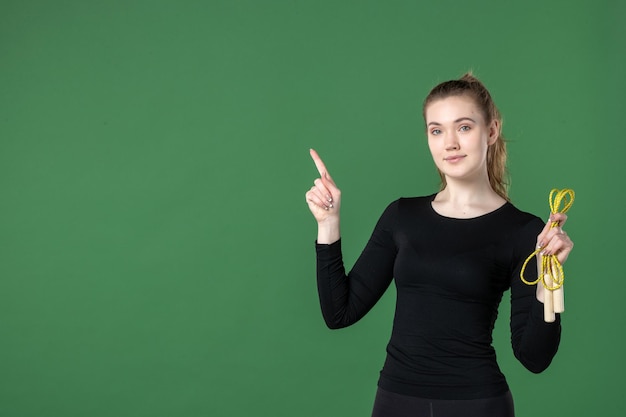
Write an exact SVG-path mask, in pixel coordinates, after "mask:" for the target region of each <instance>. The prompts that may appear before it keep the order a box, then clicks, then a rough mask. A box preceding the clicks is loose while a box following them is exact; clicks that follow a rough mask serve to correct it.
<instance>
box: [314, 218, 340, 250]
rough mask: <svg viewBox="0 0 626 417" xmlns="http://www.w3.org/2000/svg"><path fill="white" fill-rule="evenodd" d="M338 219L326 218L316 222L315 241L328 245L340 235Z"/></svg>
mask: <svg viewBox="0 0 626 417" xmlns="http://www.w3.org/2000/svg"><path fill="white" fill-rule="evenodd" d="M339 230H340V229H339V219H338V218H328V219H325V220H324V221H321V222H319V223H318V224H317V243H319V244H322V245H330V244H331V243H335V242H336V241H338V240H339V238H340V237H341V234H340V232H339Z"/></svg>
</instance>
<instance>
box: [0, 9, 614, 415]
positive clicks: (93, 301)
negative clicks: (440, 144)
mask: <svg viewBox="0 0 626 417" xmlns="http://www.w3.org/2000/svg"><path fill="white" fill-rule="evenodd" d="M624 19H626V7H625V3H624V2H623V1H618V0H614V1H577V2H571V1H550V2H548V1H545V0H528V1H523V2H513V1H476V2H465V1H464V2H454V1H436V2H434V1H433V2H426V1H423V2H422V1H387V2H376V1H351V2H350V1H143V2H142V1H106V2H95V1H70V0H68V1H17V0H16V1H7V0H2V1H0V192H1V194H0V415H1V416H2V417H4V416H9V417H26V416H59V417H70V416H93V417H100V416H252V415H254V416H298V417H306V416H366V415H369V413H370V410H371V405H372V401H373V397H374V393H375V389H376V387H375V385H376V380H377V377H378V372H379V370H380V367H381V365H382V362H383V360H384V354H385V352H384V349H385V345H386V342H387V339H388V336H389V334H390V330H391V319H392V314H393V301H394V294H393V289H390V291H389V292H388V294H386V295H385V297H384V298H383V300H381V302H380V303H379V305H377V306H376V307H375V308H374V310H373V311H372V312H371V313H370V314H369V315H368V316H367V317H366V318H365V319H364V320H363V321H361V322H360V323H358V324H357V325H355V326H353V327H352V328H349V329H345V330H341V331H330V330H328V329H326V328H325V326H324V324H323V321H322V318H321V314H320V312H319V305H318V300H317V293H316V287H315V276H314V265H315V259H314V250H313V241H314V239H315V234H316V226H315V222H314V220H313V219H312V216H311V215H310V213H309V212H308V209H307V207H306V204H305V202H304V193H305V192H306V191H307V190H308V189H309V188H310V186H311V185H312V181H313V179H314V178H315V177H316V175H317V173H316V170H315V167H314V165H313V163H312V162H311V160H310V158H309V155H308V149H309V148H310V147H314V148H315V149H317V150H318V151H319V152H320V154H321V156H322V157H323V158H324V160H325V161H326V163H327V166H328V167H329V169H330V172H331V173H332V174H333V176H334V178H335V180H336V181H337V183H338V184H339V186H340V187H341V189H342V191H343V208H342V213H343V226H342V229H343V230H342V231H343V237H344V247H345V258H346V263H347V264H348V265H351V264H352V262H354V260H355V259H356V257H357V256H358V254H359V253H360V250H361V249H362V248H363V246H364V245H365V242H366V241H367V239H368V237H369V234H370V233H371V230H372V228H373V226H374V223H375V222H376V220H377V218H378V216H379V215H380V213H381V212H382V210H383V209H384V207H385V206H386V205H387V204H388V203H389V202H390V201H392V200H394V199H396V198H398V197H400V196H412V195H423V194H427V193H432V192H433V191H435V190H436V189H437V185H438V177H437V175H436V173H435V170H434V166H433V163H432V161H431V159H430V155H429V153H428V148H427V145H426V140H425V135H424V129H423V122H422V120H421V102H422V100H423V98H424V96H425V95H426V94H427V92H428V90H429V89H430V88H431V87H432V86H434V85H435V84H436V83H438V82H440V81H444V80H447V79H450V78H455V77H458V76H460V75H461V74H462V73H463V72H465V71H467V70H468V69H473V70H474V72H475V73H476V74H477V75H478V76H479V77H480V78H481V79H482V80H483V81H484V82H485V83H486V85H487V87H488V88H489V89H490V90H491V92H492V94H493V96H494V98H495V100H496V102H497V104H498V105H499V107H500V110H501V111H502V113H503V114H504V118H505V121H504V132H505V135H506V136H507V137H508V139H509V145H508V146H509V148H508V149H509V152H510V171H511V175H512V179H513V182H512V188H511V196H512V199H513V202H514V203H515V204H516V205H517V206H518V207H520V208H521V209H523V210H526V211H531V212H533V213H536V214H538V215H540V216H542V217H546V216H547V214H548V202H547V196H548V193H549V191H550V189H551V188H553V187H558V188H563V187H570V188H573V189H574V190H575V191H576V193H577V194H576V195H577V199H576V202H575V204H574V206H573V208H572V209H571V210H570V212H569V214H570V221H569V223H568V225H567V230H568V232H569V233H570V235H571V236H572V237H573V239H574V241H575V243H576V248H575V250H574V252H573V253H572V256H571V257H570V259H569V260H568V262H567V264H566V268H565V269H566V276H567V285H566V306H567V311H566V313H565V314H564V316H563V326H564V334H563V340H562V344H561V348H560V351H559V353H558V355H557V357H556V358H555V360H554V362H553V364H552V366H551V367H550V368H549V369H548V370H547V371H546V372H544V373H543V374H540V375H533V374H530V373H529V372H527V371H526V370H524V369H523V368H522V366H521V365H520V364H519V363H518V362H517V361H516V360H515V359H514V358H513V356H512V353H511V348H510V345H509V334H508V323H507V321H508V311H507V305H506V302H505V304H504V305H503V306H502V314H501V318H500V320H499V321H498V323H497V329H496V334H495V339H496V340H495V344H496V349H497V350H498V353H499V359H500V362H501V366H502V368H503V370H504V372H505V374H506V375H507V376H508V379H509V382H510V385H511V388H512V391H513V394H514V396H515V400H516V408H517V414H518V416H521V417H526V416H588V415H603V416H623V415H625V414H626V406H625V404H624V396H623V388H624V384H623V378H624V374H625V372H626V366H625V359H624V351H625V343H624V341H625V337H624V327H625V326H624V325H625V314H624V310H623V308H622V304H623V294H624V290H625V287H626V284H625V281H624V272H623V256H624V255H623V252H624V236H623V234H624V226H625V222H624V220H623V210H624V209H623V206H624V203H625V199H624V191H623V185H622V184H623V181H624V162H623V161H624V156H625V155H626V147H625V145H624V143H625V142H626V135H625V134H624V124H623V121H624V111H625V110H626V108H625V107H626V106H625V105H624V101H623V100H624V94H625V93H626V88H625V82H624V74H625V73H626V66H625V56H626V43H625V40H626V31H625V29H624ZM505 298H506V297H505Z"/></svg>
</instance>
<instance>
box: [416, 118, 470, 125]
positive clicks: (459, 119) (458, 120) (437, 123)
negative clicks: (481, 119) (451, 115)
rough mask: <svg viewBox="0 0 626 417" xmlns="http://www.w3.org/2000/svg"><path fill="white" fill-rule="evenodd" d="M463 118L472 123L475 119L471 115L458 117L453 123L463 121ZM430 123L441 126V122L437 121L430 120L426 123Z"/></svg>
mask: <svg viewBox="0 0 626 417" xmlns="http://www.w3.org/2000/svg"><path fill="white" fill-rule="evenodd" d="M465 120H469V121H470V122H472V123H476V120H474V119H472V118H471V117H460V118H458V119H456V120H455V121H454V122H453V123H459V122H462V121H465ZM430 125H435V126H441V123H439V122H430V123H428V126H430Z"/></svg>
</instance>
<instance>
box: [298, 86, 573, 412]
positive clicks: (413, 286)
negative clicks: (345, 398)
mask: <svg viewBox="0 0 626 417" xmlns="http://www.w3.org/2000/svg"><path fill="white" fill-rule="evenodd" d="M423 115H424V120H425V124H426V133H427V137H428V146H429V148H430V152H431V154H432V157H433V160H434V162H435V165H436V166H437V168H438V171H439V174H440V176H441V180H442V186H441V189H440V191H439V192H438V193H436V194H432V195H428V196H424V197H414V198H400V199H399V200H396V201H394V202H392V203H391V204H390V205H389V206H388V207H387V208H386V210H385V211H384V213H383V214H382V216H381V217H380V219H379V221H378V223H377V224H376V227H375V229H374V231H373V233H372V236H371V238H370V240H369V242H368V243H367V245H366V247H365V249H364V250H363V253H362V254H361V256H360V257H359V258H358V260H357V262H356V263H355V265H354V266H353V268H352V269H351V271H350V272H349V273H348V274H346V270H345V268H344V265H343V261H342V252H341V240H340V237H341V236H340V221H339V219H340V216H339V209H340V207H341V191H340V190H339V188H337V185H336V184H335V182H334V181H333V179H332V177H331V176H330V174H329V173H328V170H327V169H326V167H325V165H324V163H323V162H322V160H321V159H320V157H319V155H318V154H317V153H316V152H315V151H314V150H311V157H312V158H313V160H314V162H315V165H316V166H317V169H318V171H319V174H320V178H318V179H316V180H315V185H314V186H313V187H312V188H311V189H310V190H309V191H308V192H307V193H306V201H307V203H308V206H309V209H310V210H311V212H312V213H313V216H314V217H315V220H316V221H317V224H318V235H317V242H316V250H317V280H318V291H319V296H320V303H321V307H322V314H323V316H324V320H325V321H326V324H327V325H328V327H330V328H331V329H337V328H342V327H346V326H349V325H351V324H353V323H355V322H357V321H358V320H359V319H361V318H362V317H363V316H364V315H365V314H366V313H367V312H368V311H369V310H370V309H371V308H372V307H373V306H374V304H376V302H377V301H378V300H379V299H380V297H381V296H382V295H383V293H384V292H385V290H386V289H387V287H388V286H389V285H390V283H391V281H392V279H393V280H394V281H395V285H396V288H397V304H396V312H395V318H394V322H393V331H392V335H391V339H390V341H389V344H388V346H387V358H386V360H385V364H384V366H383V369H382V371H381V373H380V378H379V381H378V391H377V394H376V398H375V401H374V410H373V414H372V415H373V416H374V417H382V416H384V417H400V416H413V417H415V416H429V417H432V416H435V417H436V416H445V417H454V416H464V417H465V416H472V417H481V416H485V417H493V416H500V417H507V416H513V415H514V411H513V400H512V396H511V393H510V392H509V387H508V385H507V382H506V379H505V377H504V375H503V374H502V373H501V371H500V369H499V367H498V364H497V362H496V354H495V351H494V349H493V347H492V330H493V326H494V323H495V320H496V316H497V312H498V305H499V303H500V300H501V299H502V295H503V293H504V291H506V290H507V289H509V288H510V290H511V322H510V326H511V342H512V345H513V350H514V354H515V356H516V358H517V359H518V360H519V361H520V362H521V363H522V364H523V365H524V366H525V367H526V368H528V369H529V370H530V371H532V372H535V373H538V372H541V371H543V370H544V369H546V368H547V367H548V365H549V364H550V362H551V361H552V358H553V356H554V355H555V353H556V351H557V349H558V346H559V341H560V333H561V325H560V318H559V317H558V314H557V318H556V321H554V322H553V323H546V322H545V321H544V319H543V306H542V303H541V301H539V300H542V299H543V291H545V290H544V288H543V286H542V285H536V286H528V285H526V284H524V283H523V282H522V281H521V280H520V269H521V267H522V264H523V262H524V260H525V259H526V258H527V257H528V255H529V254H530V253H532V252H533V251H534V250H535V249H536V247H537V245H539V246H541V247H542V248H543V251H542V253H543V254H546V255H548V254H556V256H557V257H558V259H559V261H560V262H561V263H564V262H565V261H566V259H567V257H568V255H569V253H570V251H571V250H572V248H573V243H572V241H571V240H570V238H569V237H568V236H567V234H566V233H565V232H564V231H563V230H562V228H561V227H562V226H563V224H564V223H565V221H566V219H567V216H565V215H564V214H560V213H559V214H553V215H551V216H550V219H549V221H548V223H547V224H546V223H545V222H544V221H542V220H540V219H539V218H538V217H536V216H534V215H531V214H528V213H525V212H522V211H520V210H518V209H517V208H515V206H513V205H512V204H511V202H510V201H509V199H508V196H507V190H506V184H505V162H506V149H505V144H504V139H503V137H502V135H501V123H502V121H501V117H500V114H499V112H498V110H497V108H496V106H495V104H494V103H493V100H492V98H491V95H490V94H489V92H488V91H487V89H486V88H485V87H484V85H483V84H482V83H481V82H480V81H479V80H478V79H476V78H475V77H474V76H472V75H471V74H466V75H464V76H463V77H462V78H461V79H459V80H452V81H447V82H444V83H441V84H439V85H438V86H436V87H435V88H434V89H433V90H432V91H431V92H430V93H429V95H428V96H427V98H426V100H425V101H424V108H423ZM552 222H559V226H560V227H556V228H551V227H550V223H552ZM531 270H532V271H531ZM533 273H534V274H535V277H536V269H535V268H527V270H526V272H525V274H526V275H528V276H527V277H526V278H527V279H530V278H532V275H533Z"/></svg>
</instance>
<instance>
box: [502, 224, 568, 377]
mask: <svg viewBox="0 0 626 417" xmlns="http://www.w3.org/2000/svg"><path fill="white" fill-rule="evenodd" d="M544 225H545V224H544V223H543V222H542V221H541V220H540V219H539V218H535V219H534V220H532V221H531V222H530V223H529V224H527V225H526V226H525V227H524V228H523V230H522V232H521V233H520V235H519V236H518V238H519V240H518V242H519V243H518V245H517V246H516V254H515V257H516V258H517V260H518V262H517V263H516V266H515V268H513V273H512V276H511V344H512V346H513V353H514V354H515V357H516V358H517V359H518V360H519V361H520V362H521V363H522V365H524V367H525V368H526V369H528V370H529V371H531V372H534V373H539V372H542V371H544V370H545V369H546V368H547V367H548V366H549V365H550V363H551V362H552V358H554V355H556V352H557V350H558V348H559V342H560V340H561V317H560V314H556V320H555V321H554V322H553V323H546V322H545V321H544V319H543V304H542V303H541V302H540V301H538V300H537V298H536V291H537V289H536V287H535V285H527V284H525V283H523V282H522V280H521V278H520V270H521V268H522V264H523V263H524V261H525V260H526V258H527V257H528V256H529V255H530V254H531V253H532V252H533V251H534V250H535V246H536V242H537V236H538V235H539V233H540V232H541V230H542V229H543V227H544ZM536 265H537V262H536V259H533V260H531V261H529V263H528V266H527V267H526V269H525V271H524V277H525V278H526V280H527V281H534V280H535V279H536V278H537V267H536ZM538 285H541V284H538Z"/></svg>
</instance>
